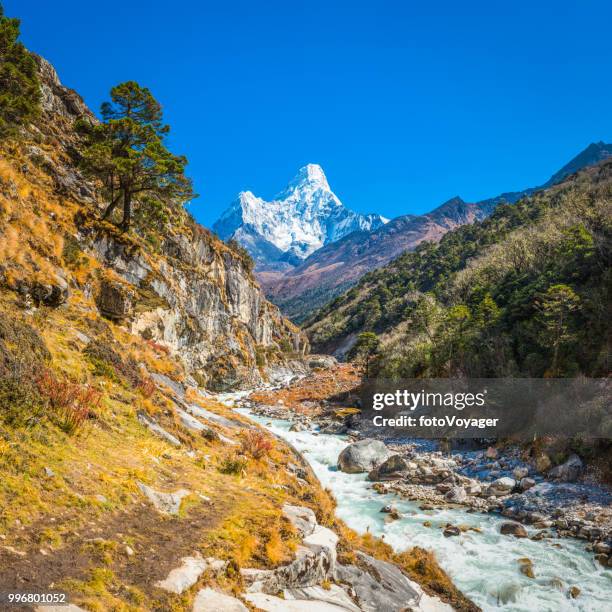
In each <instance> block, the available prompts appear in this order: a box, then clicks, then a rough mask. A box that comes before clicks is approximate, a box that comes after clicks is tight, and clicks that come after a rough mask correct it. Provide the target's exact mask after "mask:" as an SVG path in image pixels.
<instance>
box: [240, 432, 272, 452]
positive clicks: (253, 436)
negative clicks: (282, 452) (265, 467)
mask: <svg viewBox="0 0 612 612" xmlns="http://www.w3.org/2000/svg"><path fill="white" fill-rule="evenodd" d="M241 448H242V452H243V453H247V454H249V455H251V457H253V459H261V458H262V457H265V456H266V455H269V454H270V451H271V450H272V448H273V444H272V440H271V439H270V438H269V437H268V436H266V434H265V433H264V432H263V431H260V430H258V429H249V430H248V431H246V432H245V433H243V434H242V440H241Z"/></svg>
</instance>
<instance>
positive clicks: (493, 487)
mask: <svg viewBox="0 0 612 612" xmlns="http://www.w3.org/2000/svg"><path fill="white" fill-rule="evenodd" d="M515 486H516V481H515V480H514V479H513V478H508V477H507V476H503V477H502V478H498V479H497V480H494V481H493V482H492V483H491V484H490V485H489V494H490V495H495V496H501V495H509V494H510V493H511V492H512V489H514V487H515Z"/></svg>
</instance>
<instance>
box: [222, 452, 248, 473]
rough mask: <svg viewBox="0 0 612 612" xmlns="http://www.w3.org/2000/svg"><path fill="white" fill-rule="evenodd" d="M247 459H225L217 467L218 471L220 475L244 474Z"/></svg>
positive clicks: (238, 457)
mask: <svg viewBox="0 0 612 612" xmlns="http://www.w3.org/2000/svg"><path fill="white" fill-rule="evenodd" d="M246 466H247V459H246V457H241V456H236V457H226V458H225V459H223V461H222V462H221V465H220V466H219V471H220V472H221V473H222V474H236V475H238V474H240V475H244V474H246Z"/></svg>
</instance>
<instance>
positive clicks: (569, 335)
mask: <svg viewBox="0 0 612 612" xmlns="http://www.w3.org/2000/svg"><path fill="white" fill-rule="evenodd" d="M579 305H580V298H579V296H577V295H576V293H574V291H573V289H572V288H571V287H568V286H567V285H552V286H551V287H549V288H548V290H547V291H546V293H545V294H544V295H543V296H542V298H541V299H539V300H538V301H537V303H536V307H537V309H538V311H539V320H540V324H541V325H542V328H543V329H542V336H541V342H542V344H543V345H544V346H548V347H550V348H552V351H553V356H552V365H551V369H552V374H553V376H558V375H559V353H560V351H561V349H562V348H563V347H564V346H567V345H568V344H571V343H572V342H574V341H575V339H576V335H575V330H574V321H573V313H574V311H575V310H576V309H577V308H578V306H579Z"/></svg>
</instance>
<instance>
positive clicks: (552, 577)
mask: <svg viewBox="0 0 612 612" xmlns="http://www.w3.org/2000/svg"><path fill="white" fill-rule="evenodd" d="M239 411H240V412H241V413H242V414H245V415H247V416H249V418H251V419H253V420H254V421H256V422H258V423H260V424H261V425H263V426H265V427H266V428H268V429H269V430H271V431H272V432H274V433H275V434H277V435H278V436H280V437H281V438H283V439H285V440H287V441H288V442H290V443H291V444H293V446H295V447H296V448H297V450H298V451H300V452H301V453H302V454H303V455H304V457H305V458H306V459H307V460H308V462H309V463H310V465H311V466H312V468H313V470H314V472H315V473H316V475H317V476H318V478H319V480H320V481H321V483H322V484H323V486H324V487H326V488H328V489H329V490H330V491H332V493H333V494H334V496H335V498H336V500H337V503H338V507H337V511H336V514H337V516H338V517H339V518H341V519H342V520H343V521H344V522H345V523H346V524H347V525H348V526H349V527H351V528H352V529H354V530H355V531H357V532H360V533H365V532H366V531H370V532H371V533H372V534H374V535H376V536H380V537H382V538H384V540H385V542H387V543H388V544H390V545H391V546H393V548H394V549H396V550H397V551H403V550H405V549H408V548H411V547H413V546H421V547H423V548H427V549H431V550H433V551H435V554H436V557H437V559H438V562H439V563H440V565H441V566H442V567H443V568H444V569H445V570H446V572H447V573H448V574H449V575H450V576H451V577H452V579H453V581H454V582H455V584H456V585H457V586H458V587H459V588H460V589H461V590H462V591H463V592H464V593H465V594H466V595H467V596H468V597H470V598H471V599H472V600H473V601H474V602H475V603H476V604H478V605H479V606H480V607H481V608H482V609H483V610H495V611H500V610H503V611H508V612H509V611H515V612H518V611H521V612H527V611H529V612H535V611H538V612H547V611H550V612H558V611H561V610H583V611H596V612H603V611H604V610H609V609H610V605H611V603H610V602H611V601H612V570H610V569H605V568H603V567H602V566H601V565H600V564H599V563H597V562H596V561H595V560H594V558H593V555H592V554H590V553H588V552H586V551H585V543H584V542H583V541H581V540H576V539H573V538H563V539H557V538H553V539H546V540H542V541H532V540H529V539H526V538H525V539H516V538H513V537H509V536H505V535H500V533H499V529H500V525H501V523H502V522H503V521H504V520H505V519H503V518H502V517H500V516H497V515H494V514H481V513H470V512H467V511H466V510H467V509H466V510H462V509H460V508H455V507H453V508H451V507H449V508H446V509H444V510H435V511H422V510H420V509H419V505H421V504H419V503H416V502H410V501H405V500H401V499H399V498H397V497H395V496H392V495H380V494H378V493H376V492H375V491H374V490H373V489H372V488H371V483H370V482H368V481H367V480H366V475H365V474H345V473H343V472H340V471H339V470H337V469H336V461H337V458H338V455H339V454H340V452H341V451H342V449H343V448H344V447H345V446H346V445H347V444H348V442H347V441H346V440H345V439H343V438H342V437H341V436H334V435H324V434H320V435H317V433H316V432H313V431H303V432H291V431H289V427H290V425H291V423H290V422H289V421H284V420H277V419H270V418H267V417H258V416H256V415H253V414H251V413H250V412H249V411H248V410H247V409H239ZM391 502H392V503H393V504H394V505H395V507H396V508H397V509H398V510H399V511H400V513H401V515H402V518H401V519H399V520H397V521H394V522H391V523H385V516H386V515H385V514H384V513H381V512H380V509H381V508H382V507H383V506H384V505H386V504H389V503H391ZM425 521H430V522H431V527H425V526H424V525H423V522H425ZM446 523H452V524H453V525H469V526H473V527H478V528H479V529H480V530H481V533H476V532H473V531H468V532H466V533H462V534H461V535H460V536H458V537H449V538H447V537H444V536H443V535H442V529H440V525H442V526H444V525H446ZM527 530H528V531H530V532H532V531H533V530H532V529H530V528H529V527H527ZM524 557H528V558H529V559H531V561H532V562H533V569H534V572H535V578H528V577H527V576H525V575H523V574H522V573H520V571H519V563H518V560H519V559H521V558H524ZM571 586H577V587H579V588H580V590H581V594H580V596H579V597H578V598H577V599H570V598H569V597H568V595H567V591H568V589H569V588H570V587H571Z"/></svg>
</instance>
